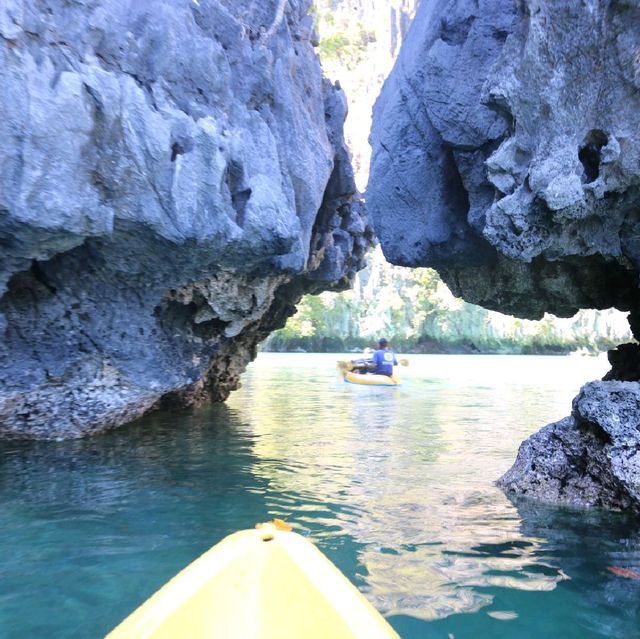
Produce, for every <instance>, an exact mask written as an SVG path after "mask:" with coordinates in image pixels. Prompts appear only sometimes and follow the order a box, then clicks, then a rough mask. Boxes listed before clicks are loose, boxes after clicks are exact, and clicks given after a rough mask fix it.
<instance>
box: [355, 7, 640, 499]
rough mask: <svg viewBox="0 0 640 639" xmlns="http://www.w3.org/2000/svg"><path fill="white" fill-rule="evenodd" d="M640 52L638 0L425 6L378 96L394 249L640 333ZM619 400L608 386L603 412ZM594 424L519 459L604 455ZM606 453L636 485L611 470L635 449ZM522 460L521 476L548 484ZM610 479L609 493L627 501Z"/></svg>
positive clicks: (511, 302)
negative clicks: (591, 311) (579, 450)
mask: <svg viewBox="0 0 640 639" xmlns="http://www.w3.org/2000/svg"><path fill="white" fill-rule="evenodd" d="M639 50H640V6H639V5H638V4H637V3H636V2H630V1H629V0H611V1H604V0H590V1H589V2H565V1H563V0H524V1H522V2H516V1H515V0H479V1H475V0H434V1H433V2H428V3H423V4H421V5H420V7H419V9H418V12H417V14H416V17H415V20H414V22H413V24H412V26H411V29H410V31H409V34H408V37H407V39H406V41H405V42H404V44H403V46H402V50H401V52H400V56H399V59H398V62H397V64H396V65H395V67H394V70H393V72H392V73H391V75H390V77H389V79H388V80H387V82H386V83H385V86H384V88H383V90H382V93H381V96H380V98H379V100H378V102H377V104H376V107H375V109H374V119H373V130H372V134H371V143H372V146H373V156H372V164H371V178H370V182H369V187H368V190H367V204H368V208H369V211H370V214H371V215H372V218H373V221H374V225H375V228H376V231H377V234H378V236H379V238H380V241H381V243H382V247H383V250H384V252H385V255H386V257H387V258H388V259H389V260H390V261H391V262H394V263H396V264H401V265H406V266H433V267H435V268H437V269H438V271H439V273H440V274H441V275H442V277H443V279H444V280H445V281H446V283H447V284H448V285H449V287H450V288H451V290H452V291H453V292H454V294H456V295H460V296H462V297H464V299H465V300H466V301H470V302H473V303H476V304H480V305H482V306H485V307H487V308H491V309H494V310H499V311H503V312H508V313H511V314H514V315H518V316H520V317H528V318H537V317H540V316H541V315H542V314H543V313H544V312H545V311H548V312H551V313H554V314H556V315H559V316H569V315H571V314H573V313H574V312H575V311H576V310H577V309H581V308H599V309H604V308H610V307H615V308H617V309H620V310H623V311H630V316H629V319H630V325H631V329H632V331H633V333H634V335H635V337H636V338H638V337H640V313H639V312H638V309H640V296H639V294H638V272H639V270H640V243H639V241H638V238H639V237H640V58H639V57H638V51H639ZM638 354H639V351H638V347H637V346H625V347H623V348H621V349H619V350H618V351H615V352H613V353H611V355H610V360H611V362H612V364H613V368H612V371H611V373H609V375H608V376H607V378H608V379H609V380H617V379H623V380H627V381H631V382H632V383H633V384H637V381H638V379H639V375H638V371H639V370H640V366H639V365H638V361H640V358H639V357H638ZM587 388H589V387H587ZM585 392H590V391H585ZM603 401H605V398H604V397H603ZM619 401H621V400H620V396H619V395H618V394H616V393H614V392H612V393H610V394H608V395H607V396H606V404H605V405H606V406H608V409H607V408H603V410H604V411H605V412H606V410H610V411H611V412H612V413H615V412H616V411H617V409H618V407H619V404H618V402H619ZM581 424H582V422H580V421H579V420H577V419H576V417H575V416H574V417H573V418H569V419H568V420H565V421H563V422H560V423H559V424H556V425H552V426H550V427H548V429H547V430H544V431H542V433H541V434H540V435H539V436H538V437H539V438H538V439H536V438H535V437H534V439H533V440H531V442H530V443H529V444H527V445H526V446H525V448H526V451H525V452H521V456H520V457H521V459H525V458H526V455H527V454H531V455H543V457H545V458H546V456H548V457H549V459H552V458H553V459H556V457H554V455H555V454H556V453H557V459H558V460H560V461H559V462H558V463H559V464H560V465H562V464H563V463H565V461H563V460H565V458H567V456H566V455H565V452H564V451H565V450H566V449H568V447H569V448H571V447H573V448H575V447H581V446H585V447H586V450H588V452H585V453H584V455H585V456H587V457H588V456H590V455H593V457H594V459H596V458H597V459H603V460H604V457H603V456H602V455H601V454H600V452H598V449H597V447H596V443H595V442H596V441H597V440H596V439H594V438H593V437H592V436H591V435H588V434H587V431H586V430H585V429H584V428H582V427H581ZM555 434H561V435H562V438H564V443H560V440H559V438H558V437H556V436H555ZM552 435H553V436H552ZM628 436H629V438H631V439H629V440H628V441H632V440H633V438H634V437H635V438H636V439H635V441H636V444H634V445H636V446H637V442H638V438H639V437H640V435H639V434H638V432H637V430H634V429H630V430H629V431H628ZM625 441H627V440H625ZM629 445H630V444H629ZM573 448H572V450H573ZM607 450H609V453H607V455H609V457H608V458H609V459H610V461H609V462H607V463H610V464H611V466H612V467H611V470H610V472H609V475H608V476H610V477H612V478H614V479H612V481H614V482H615V483H616V485H618V486H619V491H620V492H621V493H624V492H625V491H627V492H628V488H627V487H625V486H624V485H623V484H624V482H623V480H622V478H621V477H620V476H619V475H618V474H617V471H615V470H614V469H613V465H615V464H617V463H622V462H621V460H620V459H618V455H620V454H621V452H620V451H621V450H622V449H621V448H620V447H619V446H613V447H612V448H610V449H607ZM527 451H528V452H527ZM545 451H546V452H545ZM554 451H555V452H554ZM605 457H606V455H605ZM614 459H615V460H618V461H616V462H615V463H614V461H613V460H614ZM602 463H603V464H604V463H605V461H603V462H602ZM516 468H519V469H520V472H522V473H524V474H523V475H522V476H521V481H516V478H515V476H514V474H513V473H515V472H516V470H515V469H516ZM524 468H525V466H524V465H523V464H520V465H518V464H516V467H514V471H513V472H512V474H511V475H508V477H509V479H508V483H509V485H510V486H511V487H512V488H513V489H518V490H521V491H524V490H525V489H527V490H528V492H529V493H530V494H539V495H541V494H542V492H544V491H543V490H542V489H540V491H538V489H537V488H536V487H535V485H534V484H532V483H531V482H533V480H534V479H535V474H531V473H528V472H527V473H525V472H524ZM574 470H575V472H576V473H579V472H581V471H580V469H579V468H576V469H574ZM636 470H637V469H635V470H634V469H633V468H631V470H630V471H629V472H636ZM625 472H626V471H625ZM599 474H600V476H601V477H604V476H605V475H604V474H603V473H599ZM596 476H597V475H596ZM565 479H566V478H565ZM505 481H507V480H505ZM580 481H581V480H580V479H579V478H578V477H577V476H576V484H575V485H576V486H577V485H579V484H580ZM544 485H545V486H546V487H547V488H546V489H545V490H547V489H548V490H547V492H546V495H547V497H549V498H551V499H566V500H568V501H572V502H573V501H574V497H572V496H571V491H569V490H568V489H562V490H560V489H557V490H556V489H551V486H552V482H551V481H546V482H544ZM559 485H560V484H559V483H558V486H559ZM567 485H569V484H567ZM527 486H529V488H527ZM594 490H596V489H594ZM599 490H600V494H601V499H600V502H599V503H602V504H609V505H613V506H620V505H623V502H624V500H622V501H621V498H619V497H616V498H614V497H613V492H612V490H609V489H607V488H606V486H604V484H601V485H600V488H599ZM631 494H632V493H631V492H629V495H631ZM633 500H637V494H636V496H635V497H629V500H627V502H624V503H631V502H632V501H633ZM596 501H597V500H596V499H595V497H593V498H590V497H589V498H588V497H585V498H584V500H583V502H584V503H596Z"/></svg>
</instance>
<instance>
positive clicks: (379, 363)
mask: <svg viewBox="0 0 640 639" xmlns="http://www.w3.org/2000/svg"><path fill="white" fill-rule="evenodd" d="M373 361H374V363H375V365H376V367H375V369H374V370H373V372H374V373H377V374H378V375H388V376H389V377H391V375H393V366H394V365H397V364H398V361H397V360H396V356H395V353H394V352H393V351H392V350H389V349H387V348H385V349H381V350H379V351H376V352H375V353H374V354H373Z"/></svg>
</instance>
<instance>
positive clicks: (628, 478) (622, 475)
mask: <svg viewBox="0 0 640 639" xmlns="http://www.w3.org/2000/svg"><path fill="white" fill-rule="evenodd" d="M498 485H500V486H501V487H502V488H504V489H505V490H506V491H507V492H513V493H516V494H522V495H527V496H530V497H535V498H537V499H541V500H544V501H550V502H563V503H567V504H571V505H574V506H607V507H610V508H611V507H612V508H618V509H621V510H634V511H637V512H639V513H640V385H639V384H638V383H637V382H617V381H616V382H604V381H603V382H591V383H589V384H586V385H585V386H583V387H582V389H581V391H580V393H579V395H578V396H577V397H576V398H575V399H574V401H573V411H572V415H571V416H570V417H565V418H564V419H563V420H561V421H559V422H557V423H555V424H549V425H548V426H545V427H544V428H543V429H542V430H540V431H539V432H537V433H535V434H534V435H532V436H531V437H529V439H527V440H526V441H525V442H523V443H522V445H521V446H520V450H519V451H518V457H517V459H516V462H515V463H514V465H513V466H512V467H511V468H510V469H509V471H507V473H506V474H505V475H504V476H503V477H502V478H501V479H500V480H499V482H498Z"/></svg>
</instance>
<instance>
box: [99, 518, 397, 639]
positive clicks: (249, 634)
mask: <svg viewBox="0 0 640 639" xmlns="http://www.w3.org/2000/svg"><path fill="white" fill-rule="evenodd" d="M282 528H285V526H278V525H277V524H276V525H274V524H267V525H263V526H262V527H261V528H259V529H256V530H243V531H241V532H237V533H234V534H232V535H229V536H228V537H226V538H225V539H223V540H222V541H221V542H220V543H219V544H217V545H216V546H214V547H213V548H211V549H210V550H209V551H207V552H206V553H205V554H204V555H202V556H201V557H200V558H199V559H197V560H196V561H194V562H193V563H192V564H190V565H189V566H187V567H186V568H185V569H184V570H183V571H182V572H180V573H178V575H176V576H175V577H174V578H173V579H171V580H170V581H169V582H168V583H167V584H166V585H165V586H163V587H162V588H161V589H160V590H159V591H158V592H156V593H155V594H154V595H153V596H152V597H151V598H150V599H148V600H147V601H146V602H145V603H143V604H142V606H140V607H139V608H138V609H137V610H135V611H134V612H133V613H132V614H131V615H130V616H129V617H127V618H126V619H125V620H124V621H123V622H122V623H121V624H120V625H119V626H118V627H116V628H115V629H114V630H113V631H112V632H111V633H110V634H109V635H107V639H134V638H135V639H142V638H153V639H179V638H180V639H182V638H186V637H188V638H189V639H200V638H204V637H207V638H213V637H216V638H220V639H253V638H260V639H272V638H273V639H275V638H276V637H277V638H278V639H286V638H289V637H290V638H292V639H293V638H295V639H302V638H304V639H316V638H317V639H320V638H322V639H325V638H327V637H331V638H332V639H338V638H343V637H344V638H347V637H348V638H354V637H361V638H362V639H365V638H366V639H378V638H380V639H382V638H386V639H388V638H390V637H395V638H398V635H397V634H396V633H395V631H394V630H393V629H392V628H391V626H390V625H389V624H388V623H387V622H386V621H385V620H384V618H383V617H382V616H381V615H380V613H378V612H377V611H376V610H375V608H373V606H372V605H371V604H370V603H369V602H368V601H367V600H366V599H365V598H364V597H363V596H362V594H360V592H358V590H357V589H356V588H355V587H354V586H353V585H352V584H351V583H350V582H349V581H348V580H347V579H346V577H345V576H344V575H343V574H342V573H341V572H340V571H339V570H338V569H337V568H336V567H335V566H334V565H333V564H332V563H331V562H330V561H329V560H328V559H327V558H326V557H325V556H324V555H323V554H322V553H321V552H320V551H319V550H318V549H317V548H316V547H315V546H314V545H313V544H312V543H311V542H310V541H309V540H307V539H305V538H304V537H302V536H300V535H298V534H296V533H294V532H289V531H288V530H286V529H282Z"/></svg>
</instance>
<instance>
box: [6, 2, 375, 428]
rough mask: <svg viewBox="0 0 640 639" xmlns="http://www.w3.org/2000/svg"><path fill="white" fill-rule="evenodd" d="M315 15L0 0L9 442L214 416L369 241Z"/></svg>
mask: <svg viewBox="0 0 640 639" xmlns="http://www.w3.org/2000/svg"><path fill="white" fill-rule="evenodd" d="M309 9H310V2H309V0H288V2H283V1H282V0H277V1H276V0H265V1H264V2H260V3H257V2H252V1H250V0H246V1H238V0H234V1H231V0H197V1H195V0H158V1H157V2H154V3H147V2H138V1H137V0H79V1H74V2H68V1H67V0H26V1H25V0H5V1H4V2H3V3H2V5H1V6H0V81H1V83H2V86H3V91H2V96H1V97H0V166H1V167H2V169H1V171H0V247H1V252H0V333H1V334H2V339H1V340H0V435H3V436H20V437H23V436H29V437H43V438H52V437H68V436H78V435H82V434H85V433H89V432H93V431H97V430H102V429H105V428H109V427H114V426H117V425H119V424H122V423H124V422H126V421H129V420H131V419H133V418H135V417H137V416H139V415H141V414H142V413H144V412H146V411H148V410H151V409H153V408H155V407H158V406H160V405H166V404H175V403H178V404H180V405H184V404H190V403H193V402H196V401H199V400H203V399H207V400H208V399H213V400H222V399H224V398H225V397H226V396H227V395H228V393H229V392H230V390H232V389H233V388H235V387H237V385H238V378H239V374H240V373H241V372H242V370H243V369H244V366H245V365H246V364H247V363H248V362H249V361H250V359H251V358H252V357H254V356H255V353H256V346H257V343H258V342H259V341H260V340H261V339H263V338H264V337H265V336H266V335H267V334H268V333H269V332H270V331H271V330H273V329H274V328H276V327H279V326H281V325H282V324H283V323H284V321H285V320H286V317H287V316H288V315H290V314H291V313H293V312H294V305H295V303H296V301H297V300H298V299H299V298H300V296H301V295H302V294H303V293H305V292H310V291H311V292H313V291H320V290H324V289H329V288H341V287H345V286H346V285H348V283H349V281H350V279H351V278H352V276H353V273H354V271H355V270H356V269H358V268H360V267H361V266H362V258H363V255H364V252H365V250H366V248H367V247H368V246H369V244H370V242H371V238H372V233H371V229H370V228H369V227H368V224H367V221H366V218H365V217H364V214H363V210H362V208H361V206H360V204H359V200H358V199H357V197H356V196H355V186H354V182H353V175H352V171H351V167H350V163H349V157H348V153H347V151H346V148H345V147H344V144H343V141H342V124H343V121H344V117H345V111H346V102H345V99H344V95H343V93H342V91H341V90H340V89H339V88H336V87H334V86H333V85H331V84H330V83H328V82H327V81H325V80H323V79H322V75H321V70H320V65H319V62H318V59H317V56H316V55H315V53H314V51H313V42H314V40H315V35H314V32H313V19H312V17H311V16H310V15H308V12H309Z"/></svg>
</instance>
